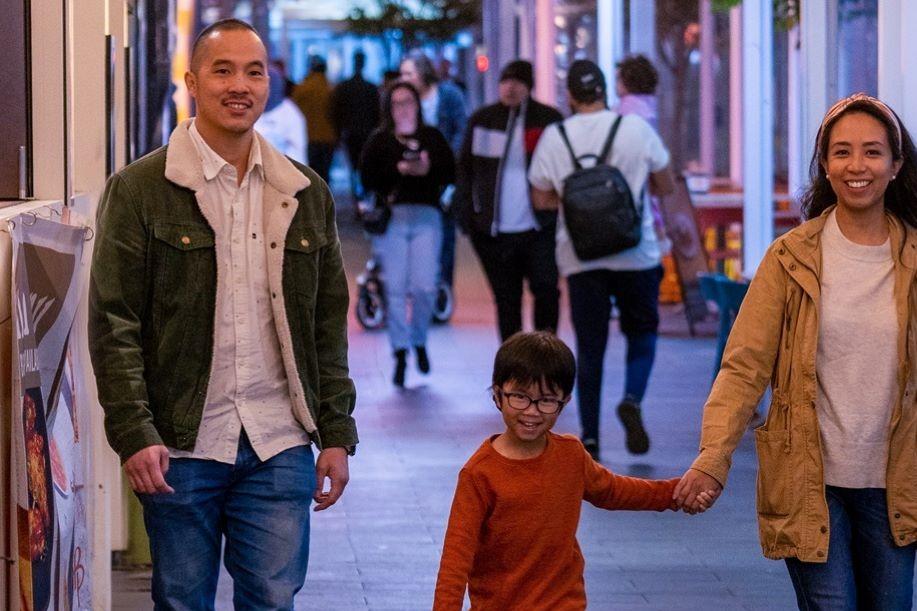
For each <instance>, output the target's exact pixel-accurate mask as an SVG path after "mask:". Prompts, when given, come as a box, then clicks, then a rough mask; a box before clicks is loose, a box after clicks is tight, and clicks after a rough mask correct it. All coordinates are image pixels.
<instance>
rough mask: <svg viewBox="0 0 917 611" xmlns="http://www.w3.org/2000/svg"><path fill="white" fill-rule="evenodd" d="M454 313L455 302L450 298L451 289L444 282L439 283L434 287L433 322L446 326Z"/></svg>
mask: <svg viewBox="0 0 917 611" xmlns="http://www.w3.org/2000/svg"><path fill="white" fill-rule="evenodd" d="M453 311H455V301H454V300H453V298H452V287H451V286H449V285H448V284H446V283H445V282H440V283H439V284H438V285H437V287H436V302H435V303H434V304H433V322H435V323H438V324H446V323H447V322H449V319H450V318H452V312H453Z"/></svg>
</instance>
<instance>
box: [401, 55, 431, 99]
mask: <svg viewBox="0 0 917 611" xmlns="http://www.w3.org/2000/svg"><path fill="white" fill-rule="evenodd" d="M400 70H401V79H402V80H404V81H407V82H408V83H410V84H412V85H414V89H416V90H417V91H420V92H423V91H425V90H426V86H425V84H424V82H423V79H422V78H420V70H418V69H417V65H416V64H415V63H414V60H412V59H406V60H404V61H403V62H401V68H400Z"/></svg>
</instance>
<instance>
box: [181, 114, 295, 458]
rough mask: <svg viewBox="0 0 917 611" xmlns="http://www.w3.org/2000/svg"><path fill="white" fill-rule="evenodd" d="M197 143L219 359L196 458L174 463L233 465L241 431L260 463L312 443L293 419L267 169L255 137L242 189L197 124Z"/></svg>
mask: <svg viewBox="0 0 917 611" xmlns="http://www.w3.org/2000/svg"><path fill="white" fill-rule="evenodd" d="M188 131H189V132H190V134H191V140H192V141H193V142H194V145H195V147H196V148H197V152H198V154H199V155H200V158H201V163H202V164H203V170H204V178H205V179H206V186H205V187H204V189H203V190H202V191H200V192H199V194H198V195H199V201H200V204H201V206H206V207H207V209H208V210H207V211H208V213H209V214H208V216H210V217H211V218H214V219H216V226H215V227H213V231H214V234H215V237H216V256H217V259H218V260H219V261H221V262H226V266H225V268H221V273H219V274H217V297H216V312H215V315H214V345H213V360H212V364H211V368H210V383H209V385H208V387H207V397H206V400H205V402H204V412H203V416H202V419H201V426H200V428H199V430H198V436H197V442H196V444H195V446H194V451H193V452H180V451H178V450H174V449H172V450H170V454H171V456H173V457H174V458H205V459H209V460H216V461H219V462H223V463H229V464H234V463H235V461H236V452H237V450H238V446H239V435H240V433H241V430H242V427H243V426H244V427H245V432H246V433H247V434H248V437H249V440H250V441H251V444H252V447H253V448H254V450H255V453H256V454H257V455H258V458H260V459H261V460H267V459H269V458H271V457H272V456H274V455H275V454H279V453H280V452H282V451H283V450H286V449H288V448H292V447H294V446H299V445H306V444H308V443H309V436H308V435H307V434H306V431H305V430H304V429H303V428H302V426H301V425H300V424H299V422H297V421H296V419H295V418H294V416H293V405H292V401H291V399H290V391H289V386H288V385H287V377H286V373H285V371H284V368H283V361H282V357H281V354H280V342H279V340H278V338H277V331H276V329H275V326H274V314H273V311H272V310H271V297H270V290H269V289H268V279H267V250H266V249H267V247H266V245H265V242H264V229H263V227H262V219H263V212H262V191H263V187H264V167H263V166H262V164H261V148H260V146H259V144H258V140H257V139H254V140H253V144H252V150H251V153H250V155H249V159H248V169H247V170H246V172H245V176H244V177H243V179H242V184H241V185H239V184H238V182H237V178H236V169H235V168H234V167H233V166H232V165H230V164H229V163H228V162H227V161H226V160H224V159H223V158H222V157H220V156H219V155H218V154H217V153H216V152H215V151H214V150H213V149H212V148H210V146H208V145H207V143H206V142H204V139H203V138H202V137H201V135H200V133H199V132H198V131H197V128H196V127H195V125H194V123H193V122H192V124H191V127H190V129H189V130H188Z"/></svg>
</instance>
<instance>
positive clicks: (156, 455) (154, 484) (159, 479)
mask: <svg viewBox="0 0 917 611" xmlns="http://www.w3.org/2000/svg"><path fill="white" fill-rule="evenodd" d="M168 471H169V450H168V448H166V446H162V445H159V446H149V447H147V448H143V449H142V450H140V451H139V452H137V453H136V454H134V455H133V456H131V457H130V458H128V459H127V461H125V463H124V472H125V473H127V477H128V479H129V480H130V482H131V488H133V489H134V492H139V493H140V494H164V493H168V494H171V493H173V492H175V490H173V489H172V487H171V486H169V484H167V483H166V478H165V475H166V473H167V472H168Z"/></svg>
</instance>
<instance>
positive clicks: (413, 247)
mask: <svg viewBox="0 0 917 611" xmlns="http://www.w3.org/2000/svg"><path fill="white" fill-rule="evenodd" d="M360 166H361V167H360V173H361V175H362V177H363V185H364V187H365V188H366V189H367V190H368V191H371V192H374V193H375V194H376V201H377V203H378V205H388V206H390V207H391V209H392V215H391V220H390V221H389V223H388V226H387V227H386V229H385V232H384V233H382V234H381V235H377V236H375V237H374V238H373V250H374V251H375V254H376V257H377V258H378V259H379V261H380V262H381V263H382V269H383V271H384V273H385V299H386V302H387V310H388V319H387V320H388V336H389V341H390V343H391V346H392V350H393V353H394V358H395V372H394V376H393V379H392V381H393V383H394V384H395V386H398V387H403V386H404V380H405V373H406V369H407V357H408V351H409V350H410V349H411V348H412V347H413V349H414V352H415V354H416V357H417V368H418V369H419V370H420V372H421V373H424V374H426V373H429V371H430V358H429V355H428V354H427V329H428V328H429V326H430V322H431V321H432V319H433V306H434V300H435V299H436V283H437V280H438V275H439V251H440V247H441V244H442V235H443V234H442V223H441V221H440V209H439V200H440V194H441V193H442V190H443V189H444V188H445V187H446V185H448V184H451V183H452V182H454V180H455V159H454V157H453V155H452V150H451V149H450V148H449V144H448V142H446V139H445V138H444V137H443V135H442V134H441V133H440V132H439V131H438V130H437V129H436V128H434V127H430V126H428V125H425V124H424V122H423V117H422V113H421V103H420V96H419V94H418V92H417V90H416V89H415V88H414V87H413V86H412V85H410V84H409V83H406V82H403V81H398V82H396V83H394V84H393V85H392V86H391V87H390V88H389V89H388V90H387V91H386V93H385V96H384V97H383V100H382V124H381V125H380V126H379V128H378V129H377V130H376V131H375V132H374V133H373V135H372V136H370V139H369V141H368V142H367V143H366V147H365V148H364V149H363V157H362V161H361V164H360ZM409 298H410V302H411V308H410V311H411V317H410V320H408V301H409Z"/></svg>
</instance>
